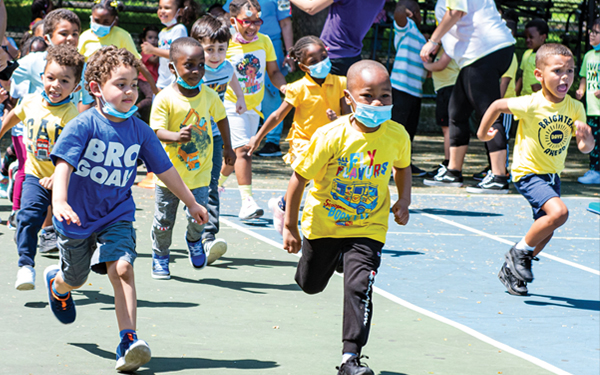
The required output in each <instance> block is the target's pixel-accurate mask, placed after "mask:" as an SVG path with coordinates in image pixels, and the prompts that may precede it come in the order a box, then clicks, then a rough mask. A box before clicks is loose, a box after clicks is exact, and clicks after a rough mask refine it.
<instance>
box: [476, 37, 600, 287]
mask: <svg viewBox="0 0 600 375" xmlns="http://www.w3.org/2000/svg"><path fill="white" fill-rule="evenodd" d="M535 65H536V69H535V77H536V78H537V80H538V81H539V82H540V83H541V86H542V90H541V91H539V92H537V93H535V94H532V95H528V96H522V97H517V98H509V99H499V100H496V101H495V102H494V103H492V105H491V106H490V108H489V109H488V110H487V111H486V113H485V115H484V116H483V119H482V120H481V125H480V126H479V130H478V132H477V136H478V138H479V139H480V140H482V141H489V140H490V139H492V138H493V137H494V136H495V135H496V134H497V133H498V131H497V130H496V129H492V130H491V131H490V127H491V126H492V124H493V122H494V121H495V120H496V119H497V118H498V116H499V115H500V114H501V113H508V114H513V115H515V117H516V118H518V119H520V120H521V123H520V125H519V128H518V130H517V137H516V139H515V146H514V149H515V150H514V155H513V164H512V175H513V181H514V184H515V187H516V188H517V191H518V192H519V193H520V194H522V195H523V196H524V197H525V199H527V201H528V202H529V204H530V205H531V207H532V209H533V219H534V220H535V221H534V223H533V225H532V226H531V228H529V231H528V232H527V234H526V235H525V237H523V239H521V241H519V243H517V244H515V245H514V246H513V247H512V248H511V249H510V251H508V252H507V253H506V255H505V258H506V262H505V263H504V265H503V266H502V268H501V269H500V273H499V274H498V277H499V278H500V281H501V282H502V283H503V284H504V285H505V286H506V288H507V289H508V292H509V293H510V294H514V295H527V283H530V282H532V281H533V273H532V272H531V261H532V260H533V259H534V257H535V256H536V255H537V254H539V253H540V252H541V251H542V250H543V249H544V247H545V246H546V244H547V243H548V241H550V239H551V238H552V234H553V233H554V230H556V229H557V228H559V227H560V226H562V225H563V224H564V223H565V222H566V221H567V218H568V216H569V211H568V210H567V207H566V206H565V204H564V202H563V201H562V200H561V199H560V176H559V175H560V172H561V171H562V170H563V169H564V167H565V158H566V156H567V149H568V146H569V142H570V140H571V137H572V135H573V133H575V135H576V140H577V147H578V148H579V150H580V151H581V152H583V153H588V152H590V151H591V150H592V149H593V148H594V138H593V137H592V133H591V129H590V127H589V126H588V125H587V124H586V123H585V122H586V115H585V110H584V109H583V105H582V104H581V103H580V102H578V101H576V100H575V99H573V98H571V97H570V96H569V95H567V92H568V91H569V88H570V87H571V85H572V84H573V79H574V75H575V73H574V65H575V63H574V61H573V54H572V53H571V51H570V50H569V49H568V48H567V47H565V46H563V45H560V44H546V45H543V46H542V47H540V49H539V50H538V52H537V55H536V64H535Z"/></svg>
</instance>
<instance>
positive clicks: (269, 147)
mask: <svg viewBox="0 0 600 375" xmlns="http://www.w3.org/2000/svg"><path fill="white" fill-rule="evenodd" d="M255 154H256V155H258V156H262V157H263V158H266V157H271V156H281V148H280V147H279V145H278V144H275V143H273V142H266V143H265V145H264V146H263V147H262V148H261V149H260V150H258V151H256V152H255Z"/></svg>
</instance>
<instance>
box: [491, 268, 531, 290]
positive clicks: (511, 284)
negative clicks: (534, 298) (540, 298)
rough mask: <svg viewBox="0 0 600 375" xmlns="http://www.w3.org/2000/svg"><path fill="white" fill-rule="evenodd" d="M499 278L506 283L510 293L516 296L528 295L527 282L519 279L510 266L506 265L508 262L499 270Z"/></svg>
mask: <svg viewBox="0 0 600 375" xmlns="http://www.w3.org/2000/svg"><path fill="white" fill-rule="evenodd" d="M498 278H499V279H500V282H501V283H502V284H504V286H505V287H506V290H508V293H510V294H512V295H515V296H526V295H527V283H526V282H525V281H523V280H519V279H518V278H517V277H515V275H513V273H512V272H510V268H508V267H507V266H506V262H504V264H503V265H502V268H500V272H498Z"/></svg>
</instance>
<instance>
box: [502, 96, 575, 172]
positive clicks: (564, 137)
mask: <svg viewBox="0 0 600 375" xmlns="http://www.w3.org/2000/svg"><path fill="white" fill-rule="evenodd" d="M508 108H509V109H510V111H511V112H512V113H513V114H514V115H515V118H516V119H518V120H521V122H520V123H519V127H518V129H517V136H516V138H515V146H514V155H513V164H512V168H511V173H512V176H513V180H514V181H519V180H520V179H521V178H522V177H523V176H526V175H528V174H531V173H535V174H547V173H560V172H561V171H562V170H563V169H564V167H565V158H566V157H567V150H568V147H569V142H570V141H571V137H572V136H573V135H574V134H575V130H576V127H575V121H577V120H579V121H582V122H586V115H585V110H584V108H583V104H582V103H581V102H579V101H577V100H575V99H573V98H571V97H570V96H569V95H567V96H565V98H564V99H563V101H561V102H560V103H552V102H550V101H548V100H546V98H545V97H544V94H543V93H542V91H539V92H536V93H534V94H532V95H527V96H521V97H516V98H510V99H508Z"/></svg>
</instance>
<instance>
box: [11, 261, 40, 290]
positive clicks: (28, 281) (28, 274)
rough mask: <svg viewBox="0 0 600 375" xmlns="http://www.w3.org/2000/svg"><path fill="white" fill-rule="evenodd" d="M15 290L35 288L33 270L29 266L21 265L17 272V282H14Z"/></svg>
mask: <svg viewBox="0 0 600 375" xmlns="http://www.w3.org/2000/svg"><path fill="white" fill-rule="evenodd" d="M15 288H17V290H33V289H35V270H34V269H33V267H31V266H23V267H21V268H19V272H17V282H15Z"/></svg>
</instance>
